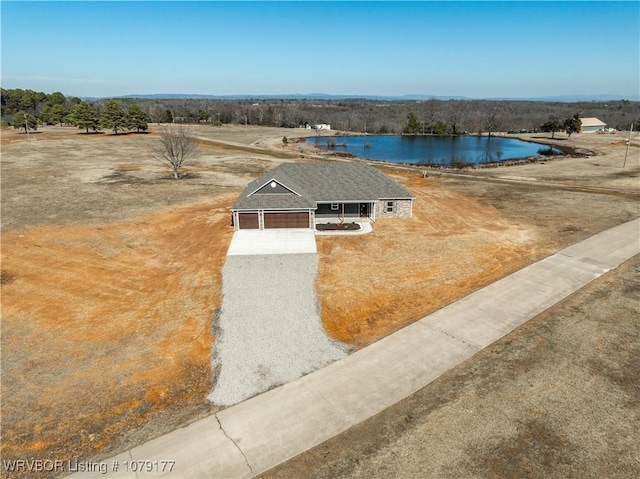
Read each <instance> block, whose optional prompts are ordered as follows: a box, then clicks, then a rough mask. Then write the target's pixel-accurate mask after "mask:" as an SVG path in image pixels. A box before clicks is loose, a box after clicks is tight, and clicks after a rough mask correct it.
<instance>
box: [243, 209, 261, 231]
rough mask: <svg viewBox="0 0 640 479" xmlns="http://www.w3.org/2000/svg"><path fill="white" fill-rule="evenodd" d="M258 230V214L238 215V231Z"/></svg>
mask: <svg viewBox="0 0 640 479" xmlns="http://www.w3.org/2000/svg"><path fill="white" fill-rule="evenodd" d="M258 228H260V223H259V221H258V213H238V229H241V230H257V229H258Z"/></svg>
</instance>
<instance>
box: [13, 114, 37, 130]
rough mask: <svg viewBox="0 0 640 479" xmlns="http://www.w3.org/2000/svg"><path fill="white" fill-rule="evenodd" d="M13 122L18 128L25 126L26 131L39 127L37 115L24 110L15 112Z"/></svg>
mask: <svg viewBox="0 0 640 479" xmlns="http://www.w3.org/2000/svg"><path fill="white" fill-rule="evenodd" d="M11 123H12V124H13V127H14V128H15V129H16V130H19V129H20V128H24V132H25V133H28V130H37V129H38V120H36V117H35V116H33V115H32V114H31V113H27V112H26V111H24V110H20V111H18V112H16V113H14V114H13V116H12V118H11Z"/></svg>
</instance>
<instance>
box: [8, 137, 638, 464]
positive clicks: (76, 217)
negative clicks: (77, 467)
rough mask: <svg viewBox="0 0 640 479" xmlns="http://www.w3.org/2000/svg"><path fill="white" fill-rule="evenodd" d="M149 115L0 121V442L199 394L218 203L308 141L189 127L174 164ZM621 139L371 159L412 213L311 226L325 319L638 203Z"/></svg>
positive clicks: (455, 294) (421, 299)
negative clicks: (140, 127) (173, 169)
mask: <svg viewBox="0 0 640 479" xmlns="http://www.w3.org/2000/svg"><path fill="white" fill-rule="evenodd" d="M155 131H156V129H155V128H154V127H152V128H151V132H150V134H142V135H137V134H129V135H117V136H116V135H110V134H106V133H103V134H95V135H84V134H82V133H80V132H79V131H78V130H76V129H73V128H63V127H46V128H43V129H42V130H40V131H38V132H37V133H35V134H31V135H29V136H27V135H25V134H24V133H19V132H17V131H3V132H2V137H1V139H2V161H1V166H2V184H1V186H2V411H1V412H2V457H3V459H60V460H65V461H66V460H71V459H85V458H100V457H106V456H108V455H109V454H112V453H114V452H117V451H119V450H122V449H124V448H125V447H128V446H131V445H133V444H137V443H140V442H142V441H144V440H148V439H150V438H152V437H155V436H157V435H159V434H162V433H164V432H166V431H169V430H171V429H174V428H176V427H179V426H181V425H184V424H186V423H188V422H190V421H193V420H194V419H196V418H198V417H202V416H203V415H206V414H210V413H211V412H212V411H214V409H213V408H212V407H211V406H209V405H208V404H207V402H206V395H207V394H208V393H209V392H210V388H211V371H210V352H211V347H212V345H213V342H214V341H215V338H214V337H213V335H212V333H211V331H212V324H213V321H214V320H215V315H216V310H217V309H218V308H219V306H220V304H221V298H220V291H221V284H220V282H221V269H222V265H223V263H224V258H225V254H226V250H227V247H228V244H229V242H230V240H231V237H232V233H233V231H232V228H231V227H230V224H229V223H230V222H229V208H230V206H231V205H232V204H233V201H234V200H235V198H236V196H237V195H238V194H239V193H240V191H241V190H242V188H243V187H244V185H245V184H246V183H247V182H248V181H250V180H251V179H253V178H254V177H256V176H258V175H259V174H261V173H263V172H264V171H266V170H267V169H269V168H271V167H272V166H275V165H276V164H278V163H280V162H282V161H308V160H309V159H322V158H324V156H323V155H320V154H318V153H316V152H313V151H311V150H310V149H308V148H307V147H305V146H304V145H299V144H295V143H290V144H289V146H284V145H283V144H282V141H281V140H282V138H283V136H288V137H289V138H292V137H294V136H295V135H304V134H309V132H306V131H304V130H292V129H276V128H257V127H253V128H251V127H250V128H245V127H223V128H212V127H194V128H193V132H194V134H196V135H197V136H198V138H199V139H200V143H201V145H200V150H199V156H198V158H197V160H196V161H194V162H193V163H192V164H191V165H189V166H188V167H187V168H186V172H187V173H188V174H187V176H186V177H185V178H183V179H181V180H180V181H174V180H172V179H171V178H170V171H169V170H168V169H167V168H165V167H163V166H162V165H160V164H159V163H157V162H156V161H155V160H153V158H152V157H151V153H150V147H151V144H152V142H153V141H155ZM312 134H313V133H312ZM619 140H620V138H614V137H613V136H606V138H604V137H602V136H600V135H590V136H588V135H574V137H572V139H571V140H570V142H571V143H572V144H573V145H574V146H580V147H583V148H585V149H589V150H590V151H593V152H594V153H595V154H596V155H595V156H591V157H580V158H566V159H561V160H555V161H549V162H546V163H544V164H532V165H522V166H515V167H510V168H496V169H491V170H478V171H465V172H460V173H454V172H433V173H432V174H430V176H429V177H428V178H423V177H422V175H421V174H420V170H419V169H416V168H400V167H393V166H390V165H382V166H381V167H382V168H383V169H384V170H385V171H386V172H387V173H388V174H390V175H392V176H394V177H396V178H397V179H398V181H400V182H401V183H402V184H403V185H405V186H406V187H407V188H408V189H409V190H410V191H411V192H412V193H413V194H414V195H415V197H416V201H415V204H414V217H413V218H412V219H410V220H385V221H378V222H376V223H375V224H374V225H373V232H372V233H370V234H367V235H362V236H353V237H319V238H318V240H317V243H318V250H319V253H320V272H319V275H318V280H317V290H318V296H319V300H320V303H321V308H322V317H323V321H324V324H325V326H326V328H327V331H328V332H329V334H331V335H332V336H333V337H335V338H337V339H340V340H342V341H346V342H350V343H352V344H354V345H356V346H358V347H362V346H365V345H367V344H370V343H371V342H373V341H375V340H376V339H378V338H380V337H382V336H384V335H386V334H389V333H390V332H392V331H394V330H397V329H398V328H401V327H403V326H404V325H406V324H409V323H410V322H412V321H414V320H416V319H418V318H419V317H421V316H423V315H424V314H427V313H429V312H431V311H433V310H436V309H438V308H440V307H442V306H444V305H445V304H448V303H450V302H451V301H454V300H455V299H457V298H460V297H462V296H464V295H466V294H468V293H469V292H471V291H474V290H476V289H478V288H480V287H482V286H484V285H486V284H488V283H490V282H492V281H494V280H495V279H498V278H500V277H502V276H504V275H505V274H508V273H509V272H512V271H515V270H517V269H519V268H521V267H523V266H525V265H527V264H530V263H531V262H533V261H535V260H537V259H540V258H542V257H544V256H546V255H548V254H551V253H553V252H554V251H557V250H558V249H559V248H561V247H563V246H566V245H568V244H571V243H573V242H575V241H579V240H581V239H584V238H586V237H588V236H590V235H591V234H593V233H596V232H598V231H601V230H603V229H605V228H607V227H610V226H613V225H616V224H619V223H621V222H624V221H627V220H629V219H632V218H634V217H637V216H638V215H639V214H640V213H639V212H638V202H637V198H638V196H637V195H638V174H639V171H640V165H639V159H638V156H639V155H638V149H637V147H636V146H632V149H631V150H632V154H631V161H629V163H628V165H627V167H626V169H624V170H622V169H621V168H620V166H619V163H620V164H621V160H622V155H623V154H624V147H623V145H620V144H619V143H615V142H616V141H618V142H619ZM567 141H569V140H567ZM577 177H581V178H583V181H578V180H579V178H577ZM596 188H599V189H601V190H602V191H595V189H596ZM4 474H5V471H4V470H3V475H4Z"/></svg>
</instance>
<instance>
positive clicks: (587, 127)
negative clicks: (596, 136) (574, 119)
mask: <svg viewBox="0 0 640 479" xmlns="http://www.w3.org/2000/svg"><path fill="white" fill-rule="evenodd" d="M580 121H581V122H582V126H581V128H580V133H595V132H598V131H600V130H603V129H605V128H606V127H607V124H606V123H604V122H603V121H600V120H598V119H597V118H580Z"/></svg>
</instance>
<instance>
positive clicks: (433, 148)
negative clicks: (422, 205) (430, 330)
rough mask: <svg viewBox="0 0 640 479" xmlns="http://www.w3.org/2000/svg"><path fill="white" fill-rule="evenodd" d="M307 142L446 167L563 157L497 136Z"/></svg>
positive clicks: (372, 137) (543, 147) (368, 137)
mask: <svg viewBox="0 0 640 479" xmlns="http://www.w3.org/2000/svg"><path fill="white" fill-rule="evenodd" d="M306 142H307V143H308V144H310V145H314V146H317V147H318V148H320V149H323V150H328V151H335V152H341V153H349V154H351V155H354V156H357V157H359V158H366V159H369V160H382V161H390V162H393V163H407V164H415V165H436V166H445V167H447V166H461V165H469V164H473V165H477V164H481V163H490V162H498V161H506V160H513V159H522V158H530V157H535V156H542V155H545V156H547V155H561V154H562V152H561V151H560V150H558V149H556V148H551V147H549V146H547V145H540V144H537V143H530V142H526V141H522V140H517V139H515V138H502V137H495V136H493V137H488V136H400V135H366V136H365V135H363V136H324V137H316V138H309V139H307V140H306Z"/></svg>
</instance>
